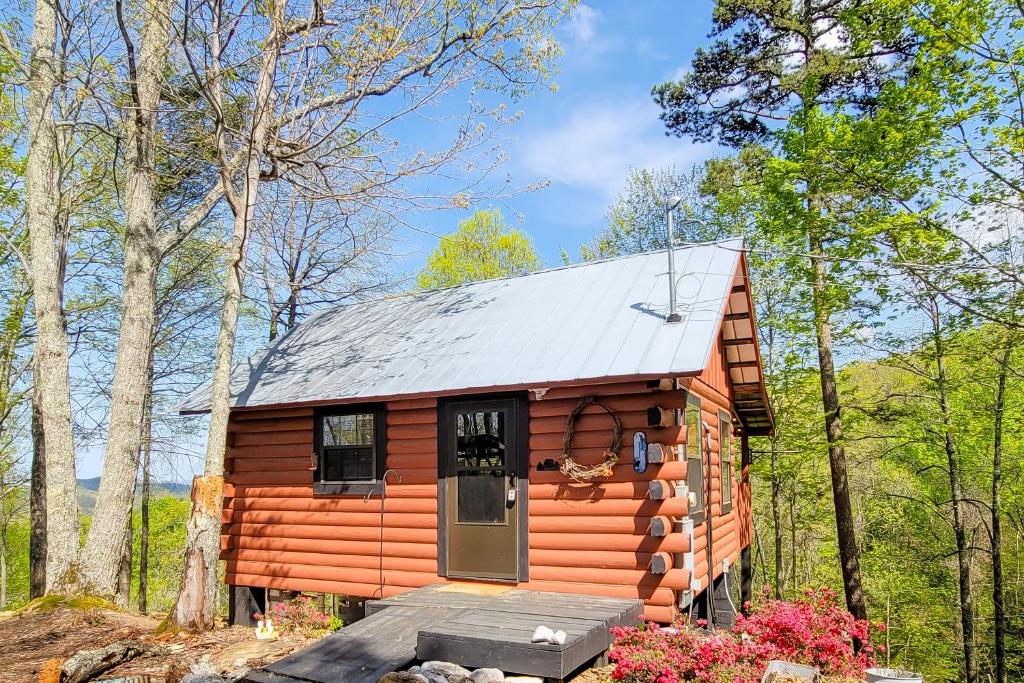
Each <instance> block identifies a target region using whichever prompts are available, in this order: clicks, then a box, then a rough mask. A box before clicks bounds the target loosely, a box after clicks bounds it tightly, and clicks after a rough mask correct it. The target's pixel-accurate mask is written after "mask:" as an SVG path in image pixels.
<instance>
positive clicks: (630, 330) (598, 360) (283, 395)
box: [179, 240, 742, 412]
mask: <svg viewBox="0 0 1024 683" xmlns="http://www.w3.org/2000/svg"><path fill="white" fill-rule="evenodd" d="M741 252H742V242H741V241H740V240H730V241H724V242H717V243H712V244H702V245H694V246H687V247H678V248H677V249H676V257H675V258H676V268H677V280H676V282H677V292H678V301H679V310H680V312H681V313H682V315H683V320H682V321H681V322H678V323H666V321H665V317H666V315H667V313H668V298H669V296H668V295H669V289H668V273H667V258H666V253H665V251H657V252H650V253H644V254H638V255H633V256H626V257H622V258H614V259H607V260H603V261H595V262H589V263H582V264H579V265H572V266H565V267H562V268H552V269H550V270H543V271H540V272H536V273H531V274H529V275H522V276H516V277H507V278H501V279H497V280H488V281H486V282H476V283H471V284H466V285H461V286H458V287H450V288H447V289H438V290H431V291H424V292H410V293H407V294H402V295H398V296H393V297H388V298H385V299H379V300H374V301H366V302H360V303H354V304H350V305H347V306H341V307H338V308H333V309H330V310H324V311H322V312H320V313H317V314H316V315H314V316H312V317H310V318H308V319H307V320H306V321H305V322H303V323H302V324H301V325H298V326H296V327H295V328H294V329H293V330H292V331H291V332H289V333H288V334H287V335H285V336H284V337H282V338H281V339H279V340H277V341H276V342H275V343H273V344H271V345H270V346H269V347H268V348H267V349H265V350H263V351H261V352H259V353H257V354H255V355H254V356H252V357H251V358H249V359H247V360H245V361H243V362H241V363H240V364H239V365H238V366H237V367H236V368H235V369H234V370H233V372H232V375H231V395H232V400H233V405H234V406H236V407H243V406H244V407H253V406H268V405H281V404H294V403H310V402H325V401H352V400H371V399H380V398H392V397H398V396H412V395H425V394H443V393H456V392H464V391H469V390H479V391H487V390H494V389H500V388H509V387H523V386H527V387H538V388H539V387H544V386H547V385H549V384H556V383H572V382H574V381H578V380H596V379H601V378H621V377H630V376H638V375H639V376H677V375H684V374H687V373H696V372H700V371H701V370H703V369H704V368H705V367H706V365H707V363H708V358H709V354H710V352H711V349H712V347H713V344H714V342H715V338H716V335H717V334H718V332H719V329H720V326H721V325H722V321H723V314H724V313H725V311H726V309H727V308H728V306H729V305H730V301H729V297H730V294H731V293H732V286H733V280H734V276H735V275H736V273H737V268H738V267H739V261H740V254H741ZM208 409H209V391H208V388H202V389H199V390H197V391H196V392H194V393H193V394H192V395H190V396H189V397H188V398H186V400H185V401H184V403H183V404H182V405H181V406H180V407H179V410H180V411H181V412H202V411H206V410H208Z"/></svg>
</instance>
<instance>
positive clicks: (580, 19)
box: [566, 3, 601, 45]
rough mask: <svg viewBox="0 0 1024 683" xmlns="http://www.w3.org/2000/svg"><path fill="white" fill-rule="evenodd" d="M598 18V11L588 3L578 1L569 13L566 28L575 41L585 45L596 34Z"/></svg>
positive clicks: (599, 18) (599, 16) (599, 15)
mask: <svg viewBox="0 0 1024 683" xmlns="http://www.w3.org/2000/svg"><path fill="white" fill-rule="evenodd" d="M600 20H601V13H600V12H598V11H597V10H596V9H594V8H593V7H591V6H590V5H585V4H583V3H580V4H579V5H577V6H576V9H574V10H573V11H572V13H571V14H570V15H569V21H568V22H567V23H566V30H567V31H568V32H569V35H570V36H571V37H572V39H573V40H574V41H575V42H577V43H582V44H584V45H585V44H587V43H590V42H591V41H593V40H594V37H595V36H596V35H597V23H598V22H599V21H600Z"/></svg>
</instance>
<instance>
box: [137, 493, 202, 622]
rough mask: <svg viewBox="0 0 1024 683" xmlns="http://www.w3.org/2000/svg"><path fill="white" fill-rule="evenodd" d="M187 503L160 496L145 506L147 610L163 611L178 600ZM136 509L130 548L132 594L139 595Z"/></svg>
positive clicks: (186, 521)
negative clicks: (147, 515) (147, 530)
mask: <svg viewBox="0 0 1024 683" xmlns="http://www.w3.org/2000/svg"><path fill="white" fill-rule="evenodd" d="M190 507H191V502H190V501H189V500H188V499H187V498H174V497H171V496H164V497H162V498H154V499H153V500H152V501H151V502H150V504H149V591H148V593H147V596H146V597H147V603H148V605H149V609H150V611H153V612H163V611H167V610H169V609H171V608H172V607H173V606H174V600H175V599H176V598H177V597H178V582H179V581H180V580H181V573H182V569H183V566H184V565H183V563H184V558H183V557H182V549H183V548H184V547H185V526H186V524H187V523H188V515H189V509H190ZM140 525H141V518H140V517H139V512H138V510H136V511H135V514H134V517H133V519H132V529H133V530H134V540H133V545H132V558H133V562H132V571H133V576H132V595H133V596H134V595H138V592H139V562H138V557H139V527H140Z"/></svg>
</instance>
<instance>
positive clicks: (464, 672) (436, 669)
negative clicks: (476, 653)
mask: <svg viewBox="0 0 1024 683" xmlns="http://www.w3.org/2000/svg"><path fill="white" fill-rule="evenodd" d="M420 673H423V674H427V673H432V674H440V675H441V676H444V677H445V678H446V679H448V681H449V682H450V683H456V681H455V679H456V678H469V673H470V672H469V669H467V668H465V667H462V666H459V665H458V664H452V663H451V662H423V664H421V665H420Z"/></svg>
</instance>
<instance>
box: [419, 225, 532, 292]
mask: <svg viewBox="0 0 1024 683" xmlns="http://www.w3.org/2000/svg"><path fill="white" fill-rule="evenodd" d="M540 266H541V262H540V257H539V256H537V252H536V250H534V248H533V244H532V243H531V242H530V238H529V236H528V235H527V234H526V233H524V232H522V231H520V230H516V229H514V228H509V227H507V226H506V225H505V219H504V218H503V217H502V215H501V211H499V210H498V209H481V210H479V211H477V212H476V213H474V214H473V215H472V216H470V217H469V218H466V219H465V220H462V221H459V229H458V230H457V231H455V232H453V233H450V234H447V235H445V236H444V237H442V238H441V241H440V243H439V244H438V245H437V247H436V248H435V249H434V251H433V252H431V254H430V255H429V256H428V257H427V265H426V267H424V269H423V271H422V272H420V276H419V279H418V280H417V284H418V285H419V287H420V288H421V289H433V288H436V287H452V286H454V285H461V284H463V283H464V282H477V281H479V280H490V279H492V278H496V277H505V276H508V275H522V274H523V273H529V272H530V271H533V270H537V269H538V268H540Z"/></svg>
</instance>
